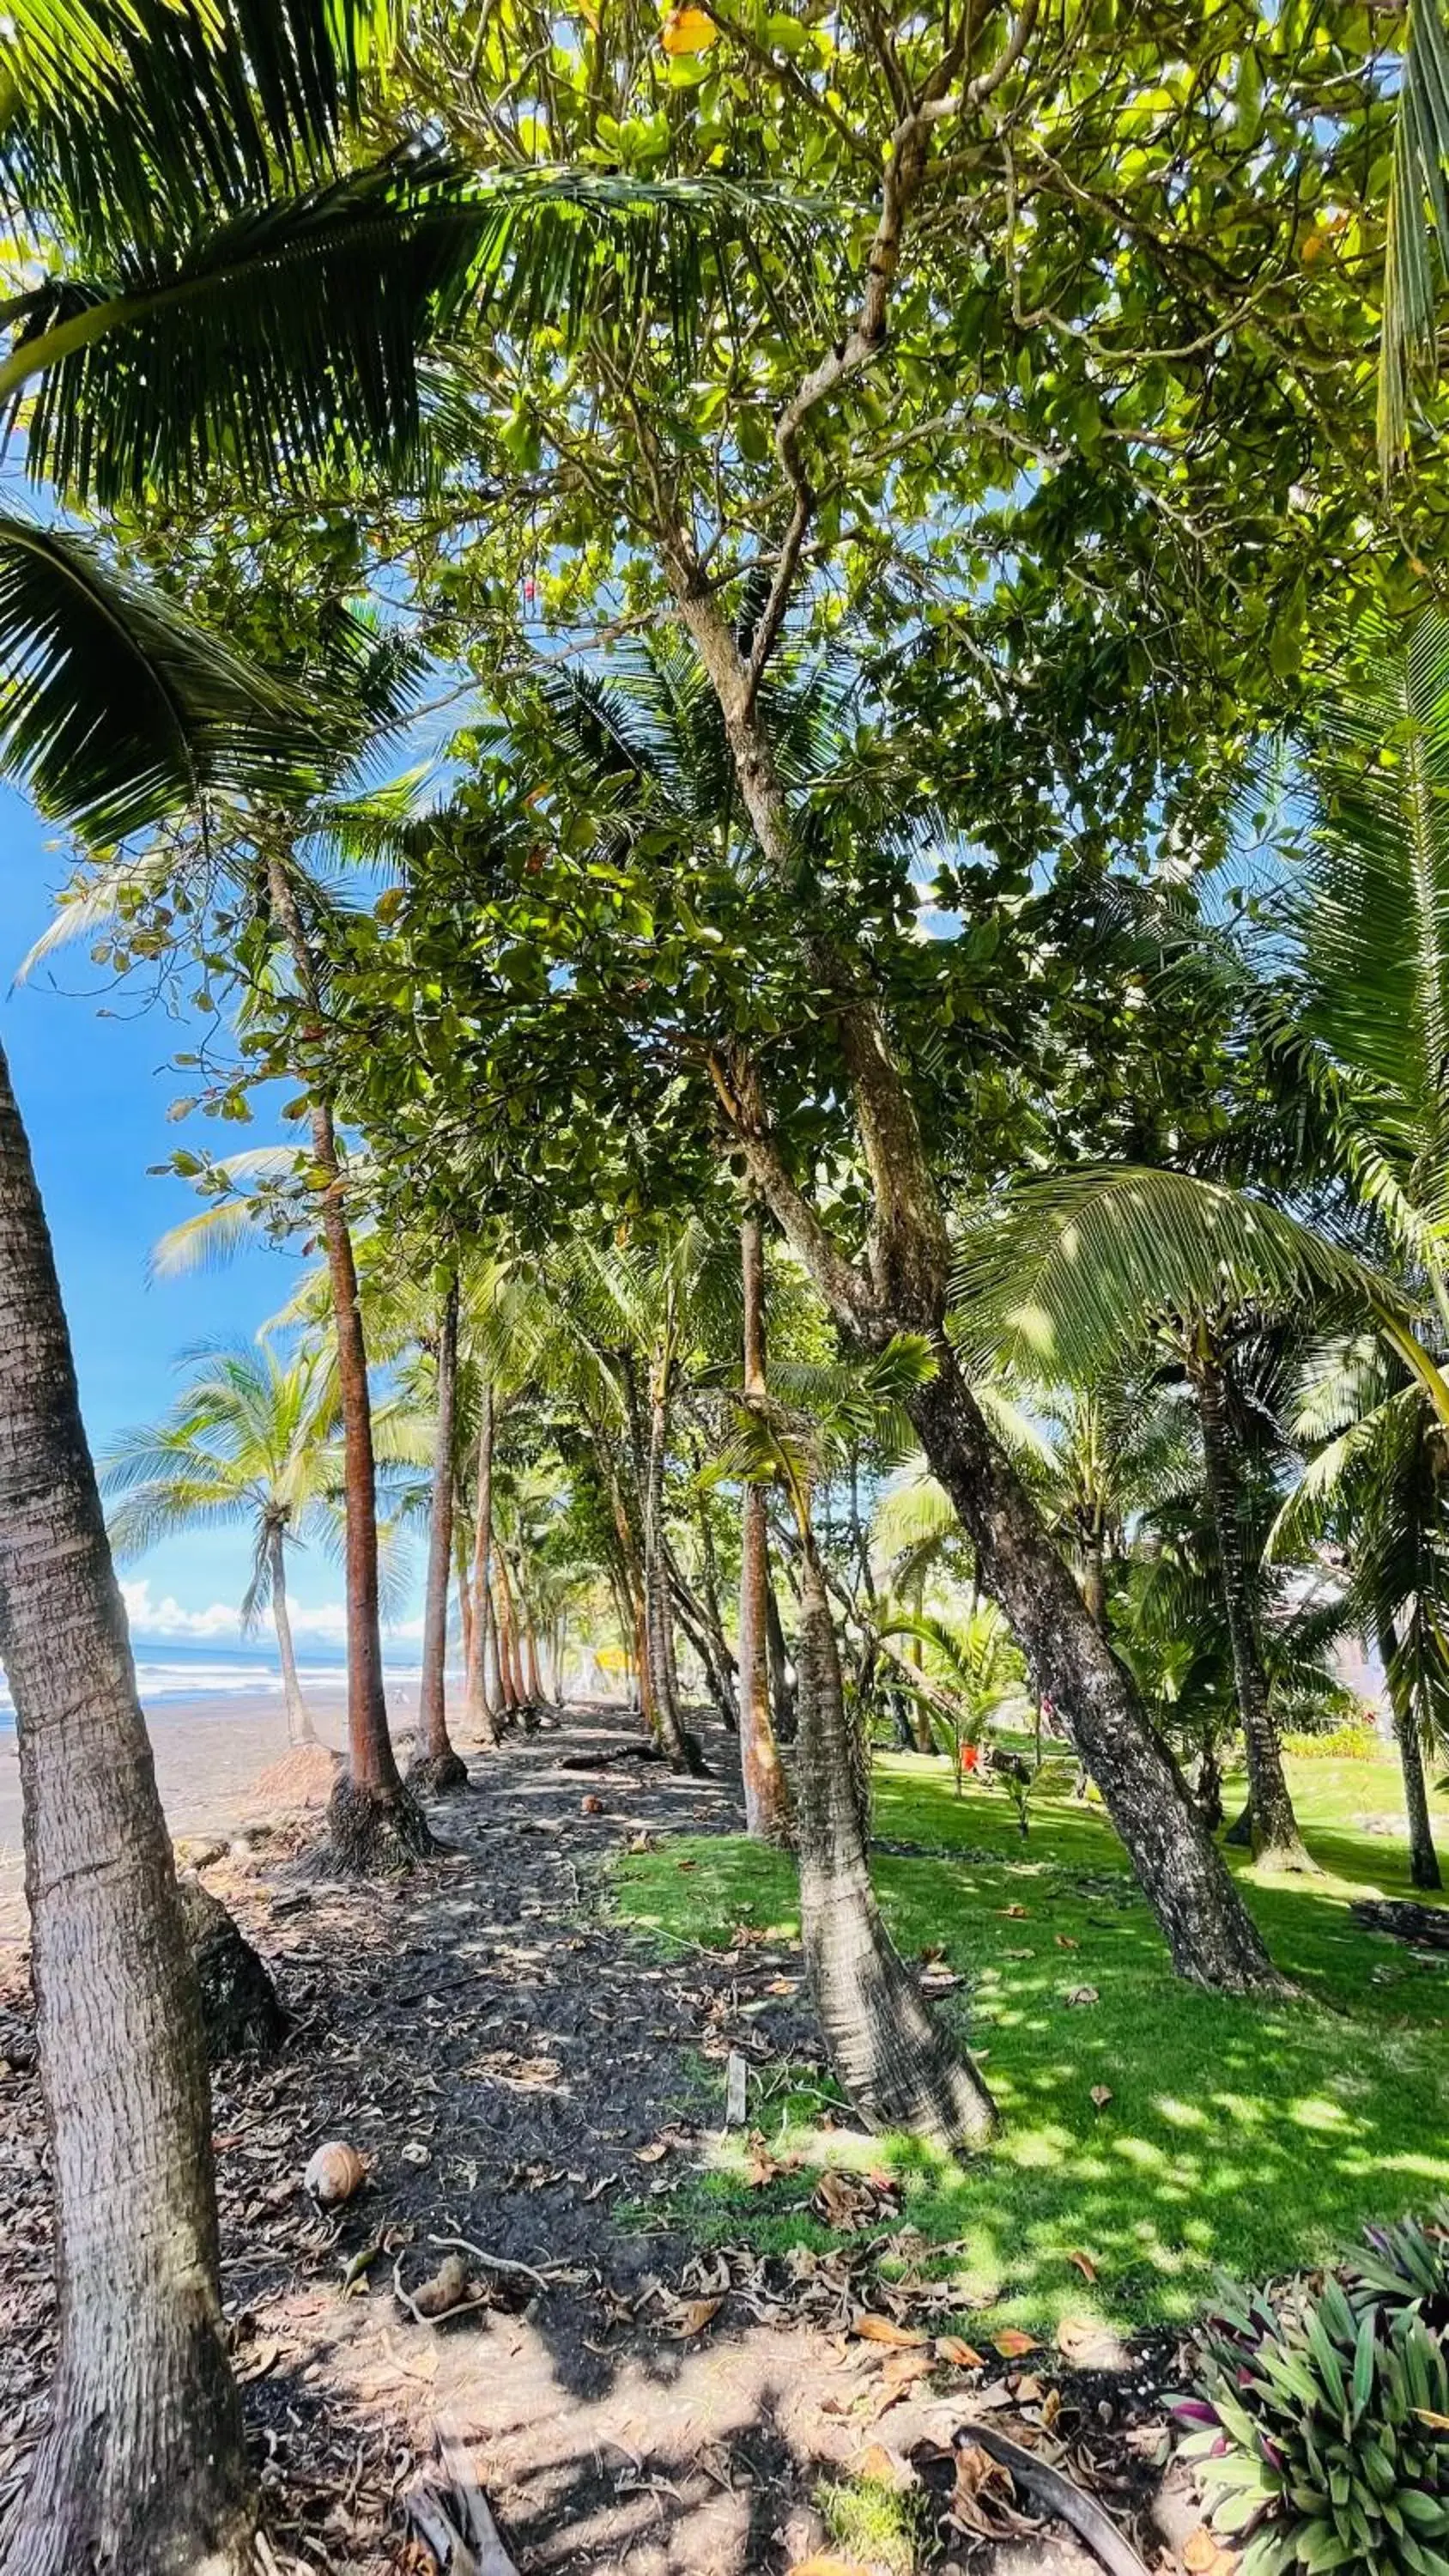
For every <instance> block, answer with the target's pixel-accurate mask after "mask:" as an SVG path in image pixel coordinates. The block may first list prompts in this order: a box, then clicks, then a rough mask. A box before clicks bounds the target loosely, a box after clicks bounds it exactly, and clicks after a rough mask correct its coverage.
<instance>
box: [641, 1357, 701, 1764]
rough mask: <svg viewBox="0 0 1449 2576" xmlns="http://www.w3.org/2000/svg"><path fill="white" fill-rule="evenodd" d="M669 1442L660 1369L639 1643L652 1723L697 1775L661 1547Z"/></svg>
mask: <svg viewBox="0 0 1449 2576" xmlns="http://www.w3.org/2000/svg"><path fill="white" fill-rule="evenodd" d="M668 1445H669V1399H668V1390H667V1387H666V1386H665V1384H664V1371H663V1369H662V1368H660V1369H657V1370H656V1371H655V1373H654V1377H653V1381H652V1383H651V1386H650V1390H649V1447H648V1452H647V1458H646V1464H645V1473H644V1643H645V1652H646V1657H647V1663H648V1672H649V1698H650V1703H651V1713H652V1716H653V1720H654V1726H655V1729H656V1732H657V1734H658V1737H659V1741H660V1743H661V1744H662V1746H663V1748H664V1753H665V1757H666V1759H667V1761H668V1762H669V1764H670V1767H671V1769H673V1770H675V1771H689V1772H693V1773H695V1774H696V1775H697V1774H699V1773H701V1772H702V1771H703V1769H704V1763H703V1759H702V1757H701V1754H700V1750H699V1747H698V1745H697V1744H696V1743H695V1740H694V1737H693V1736H692V1735H691V1734H690V1732H689V1729H688V1728H687V1727H686V1725H685V1724H684V1721H683V1719H682V1717H681V1716H680V1713H679V1696H678V1691H677V1688H676V1684H675V1678H674V1655H673V1643H674V1604H673V1601H672V1599H671V1597H670V1590H669V1567H668V1563H667V1561H666V1556H665V1547H664V1459H665V1452H666V1450H667V1448H668Z"/></svg>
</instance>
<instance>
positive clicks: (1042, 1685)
mask: <svg viewBox="0 0 1449 2576" xmlns="http://www.w3.org/2000/svg"><path fill="white" fill-rule="evenodd" d="M935 1357H936V1374H935V1376H934V1377H933V1378H932V1379H931V1380H930V1381H929V1383H928V1384H927V1385H925V1386H924V1387H922V1388H920V1389H919V1390H918V1392H917V1393H916V1394H915V1395H913V1396H912V1397H911V1399H910V1402H909V1405H908V1410H909V1412H910V1415H911V1418H912V1420H913V1422H914V1424H915V1427H916V1431H917V1433H918V1435H919V1438H920V1442H921V1446H922V1448H923V1449H924V1450H925V1453H926V1457H927V1460H928V1462H929V1464H930V1467H931V1470H932V1473H933V1474H934V1475H935V1476H936V1478H937V1479H938V1481H939V1482H940V1483H941V1484H942V1485H944V1486H945V1488H946V1491H947V1493H948V1494H949V1495H950V1497H951V1500H952V1502H953V1503H954V1504H955V1506H956V1509H957V1511H958V1513H959V1514H960V1518H961V1523H962V1527H963V1528H964V1529H965V1531H966V1534H967V1536H968V1538H969V1539H970V1540H971V1542H972V1545H973V1547H974V1549H975V1552H976V1565H977V1572H978V1577H979V1580H980V1584H981V1589H982V1591H983V1592H985V1593H986V1594H987V1595H988V1596H989V1598H990V1599H992V1600H993V1601H995V1602H996V1604H997V1606H998V1608H999V1609H1000V1610H1001V1612H1002V1615H1003V1617H1004V1618H1005V1619H1006V1621H1007V1624H1008V1626H1009V1627H1010V1628H1011V1629H1012V1630H1013V1632H1014V1634H1015V1635H1016V1637H1017V1638H1018V1640H1019V1641H1020V1643H1021V1645H1022V1646H1023V1648H1024V1649H1025V1651H1026V1654H1027V1656H1028V1659H1029V1661H1030V1663H1031V1666H1032V1672H1033V1681H1034V1684H1035V1687H1036V1690H1037V1693H1038V1696H1040V1695H1041V1694H1042V1693H1045V1695H1046V1697H1047V1698H1048V1699H1050V1701H1051V1702H1052V1705H1053V1707H1054V1708H1055V1709H1056V1711H1057V1713H1058V1715H1059V1717H1060V1718H1061V1720H1062V1722H1063V1724H1064V1725H1065V1726H1066V1727H1067V1728H1068V1730H1069V1731H1070V1734H1071V1736H1072V1740H1073V1742H1074V1744H1075V1746H1076V1748H1077V1751H1078V1753H1079V1754H1080V1756H1081V1758H1082V1760H1083V1761H1084V1762H1085V1763H1086V1765H1087V1768H1088V1770H1089V1771H1090V1772H1091V1775H1092V1778H1093V1779H1094V1780H1095V1781H1096V1783H1097V1786H1098V1788H1099V1789H1100V1790H1101V1793H1102V1797H1103V1800H1104V1802H1105V1805H1106V1808H1107V1812H1108V1814H1109V1815H1110V1817H1111V1819H1112V1822H1113V1824H1114V1825H1115V1827H1116V1829H1117V1832H1118V1834H1119V1835H1120V1836H1121V1839H1122V1842H1123V1844H1124V1846H1125V1848H1126V1851H1127V1854H1128V1857H1129V1859H1130V1860H1131V1863H1132V1866H1133V1869H1134V1871H1135V1873H1136V1877H1137V1882H1138V1885H1139V1886H1140V1887H1141V1889H1142V1892H1143V1894H1144V1896H1145V1897H1146V1899H1147V1901H1148V1903H1149V1905H1150V1906H1151V1908H1152V1911H1153V1913H1154V1914H1155V1915H1156V1917H1157V1920H1158V1922H1159V1924H1160V1925H1161V1927H1162V1931H1163V1934H1164V1937H1165V1939H1166V1941H1167V1945H1168V1949H1169V1950H1170V1952H1171V1954H1172V1962H1173V1965H1174V1967H1175V1968H1176V1969H1177V1971H1178V1974H1179V1975H1180V1976H1184V1977H1190V1978H1192V1979H1193V1980H1194V1981H1195V1982H1196V1983H1197V1984H1200V1985H1206V1986H1216V1987H1221V1988H1222V1989H1224V1990H1225V1991H1227V1992H1229V1993H1250V1992H1255V1991H1262V1992H1277V1991H1281V1990H1282V1988H1283V1986H1284V1983H1285V1980H1284V1979H1283V1978H1282V1977H1280V1976H1279V1974H1278V1972H1277V1970H1276V1969H1275V1968H1274V1966H1273V1964H1272V1961H1271V1960H1270V1959H1269V1957H1268V1954H1267V1951H1266V1950H1265V1949H1264V1947H1263V1942H1262V1939H1261V1936H1260V1935H1259V1932H1258V1930H1257V1927H1256V1925H1255V1924H1254V1922H1253V1920H1252V1918H1251V1916H1250V1915H1249V1913H1248V1911H1247V1908H1246V1907H1245V1906H1244V1904H1243V1901H1242V1899H1241V1897H1240V1896H1239V1894H1238V1891H1237V1889H1236V1888H1235V1887H1234V1885H1233V1882H1232V1880H1231V1878H1230V1877H1229V1875H1228V1870H1227V1866H1226V1864H1225V1862H1224V1860H1223V1858H1222V1855H1221V1853H1220V1852H1219V1851H1218V1850H1217V1848H1216V1846H1215V1845H1214V1843H1213V1842H1212V1840H1211V1838H1210V1836H1209V1835H1208V1834H1207V1833H1206V1832H1205V1831H1204V1829H1203V1825H1202V1822H1201V1819H1200V1818H1199V1817H1198V1815H1197V1813H1196V1811H1195V1809H1194V1807H1193V1805H1192V1801H1191V1799H1190V1797H1189V1794H1188V1791H1187V1787H1186V1784H1185V1782H1184V1781H1183V1779H1182V1777H1181V1775H1180V1773H1179V1772H1178V1770H1177V1766H1176V1764H1175V1763H1174V1762H1173V1759H1172V1756H1171V1754H1170V1753H1169V1752H1168V1751H1167V1749H1166V1747H1165V1746H1164V1745H1163V1744H1162V1743H1161V1742H1160V1741H1159V1739H1158V1738H1157V1736H1156V1735H1154V1733H1153V1731H1152V1729H1151V1727H1150V1726H1149V1725H1148V1723H1147V1720H1146V1718H1145V1716H1144V1715H1143V1713H1142V1710H1141V1708H1140V1706H1139V1704H1138V1701H1137V1699H1136V1696H1135V1694H1134V1692H1133V1690H1132V1686H1131V1683H1130V1682H1129V1681H1128V1679H1127V1677H1126V1675H1125V1673H1124V1672H1123V1670H1122V1667H1121V1665H1120V1664H1119V1663H1118V1662H1117V1660H1116V1657H1115V1656H1114V1655H1113V1654H1112V1653H1111V1651H1110V1649H1109V1648H1108V1646H1107V1644H1106V1641H1105V1639H1104V1638H1103V1637H1102V1636H1101V1634H1100V1632H1099V1631H1098V1630H1097V1629H1096V1628H1094V1627H1093V1625H1092V1622H1091V1620H1090V1619H1089V1618H1088V1616H1087V1612H1086V1608H1085V1605H1084V1603H1083V1601H1082V1596H1081V1594H1080V1593H1079V1591H1078V1590H1077V1587H1076V1584H1075V1583H1074V1582H1073V1580H1072V1578H1071V1576H1070V1574H1069V1573H1068V1571H1067V1569H1066V1567H1065V1565H1064V1564H1063V1563H1062V1560H1061V1558H1060V1557H1059V1556H1058V1554H1057V1552H1056V1550H1055V1548H1053V1547H1051V1546H1050V1545H1049V1544H1048V1543H1047V1542H1046V1539H1045V1537H1044V1534H1043V1532H1042V1529H1041V1524H1040V1522H1039V1520H1038V1518H1037V1515H1036V1511H1035V1508H1034V1506H1033V1504H1032V1502H1031V1500H1030V1497H1029V1496H1028V1494H1027V1493H1026V1491H1025V1488H1024V1487H1023V1486H1022V1484H1021V1482H1020V1480H1019V1478H1018V1477H1017V1476H1016V1474H1015V1472H1014V1470H1013V1469H1012V1468H1011V1466H1010V1464H1009V1462H1008V1461H1006V1460H1005V1459H1003V1458H1002V1457H1001V1456H1000V1454H999V1453H998V1452H995V1451H993V1449H992V1446H991V1436H990V1433H989V1432H988V1430H987V1427H986V1423H985V1420H984V1418H983V1416H982V1413H981V1408H980V1406H979V1405H978V1404H977V1402H976V1400H975V1397H974V1396H973V1394H972V1392H971V1389H970V1387H969V1385H968V1384H967V1382H966V1379H965V1378H964V1377H963V1376H962V1374H961V1370H960V1367H959V1364H958V1362H957V1360H956V1357H955V1354H954V1352H953V1351H952V1349H951V1347H950V1345H949V1344H948V1343H947V1342H946V1341H945V1339H944V1337H942V1338H941V1340H939V1341H938V1342H937V1344H936V1350H935Z"/></svg>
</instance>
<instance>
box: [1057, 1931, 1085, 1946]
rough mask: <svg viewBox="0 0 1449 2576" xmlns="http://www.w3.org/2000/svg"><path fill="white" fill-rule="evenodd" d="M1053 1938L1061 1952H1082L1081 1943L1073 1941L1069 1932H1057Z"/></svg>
mask: <svg viewBox="0 0 1449 2576" xmlns="http://www.w3.org/2000/svg"><path fill="white" fill-rule="evenodd" d="M1053 1938H1054V1940H1055V1942H1056V1945H1057V1948H1058V1949H1059V1950H1080V1948H1081V1946H1082V1945H1081V1942H1080V1941H1074V1940H1073V1939H1072V1937H1071V1934H1070V1933H1069V1932H1057V1933H1055V1934H1054V1935H1053Z"/></svg>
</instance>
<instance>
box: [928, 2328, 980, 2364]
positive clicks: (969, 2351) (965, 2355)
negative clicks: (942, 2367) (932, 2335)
mask: <svg viewBox="0 0 1449 2576" xmlns="http://www.w3.org/2000/svg"><path fill="white" fill-rule="evenodd" d="M935 2354H936V2359H937V2360H938V2361H948V2362H949V2363H950V2365H951V2368H952V2369H953V2370H984V2369H985V2368H986V2364H985V2362H984V2360H983V2359H982V2357H981V2354H980V2353H979V2352H977V2350H976V2349H975V2346H974V2345H972V2344H969V2343H966V2342H964V2341H963V2340H962V2338H961V2336H960V2335H937V2337H936V2342H935Z"/></svg>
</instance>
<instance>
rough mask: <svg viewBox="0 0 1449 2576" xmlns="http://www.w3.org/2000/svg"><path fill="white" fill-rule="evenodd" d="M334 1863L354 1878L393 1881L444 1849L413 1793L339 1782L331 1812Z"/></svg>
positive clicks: (329, 1810) (407, 1790)
mask: <svg viewBox="0 0 1449 2576" xmlns="http://www.w3.org/2000/svg"><path fill="white" fill-rule="evenodd" d="M327 1835H328V1842H329V1844H330V1858H331V1861H332V1863H333V1865H334V1867H336V1868H337V1869H340V1870H341V1871H343V1873H344V1874H345V1875H346V1876H347V1877H349V1878H394V1877H399V1876H401V1875H402V1874H403V1873H404V1872H406V1871H407V1870H410V1869H411V1868H412V1867H413V1864H414V1862H416V1861H419V1860H427V1859H428V1858H429V1857H430V1856H431V1855H432V1854H433V1853H434V1852H437V1851H440V1850H441V1849H442V1845H441V1844H440V1843H439V1841H438V1839H437V1836H436V1835H435V1834H434V1832H433V1830H432V1827H431V1826H430V1825H429V1823H428V1820H427V1817H426V1816H425V1815H424V1814H423V1811H422V1808H421V1807H420V1806H419V1805H418V1802H417V1799H416V1798H415V1797H414V1796H413V1794H412V1791H411V1790H410V1789H404V1788H398V1789H393V1790H383V1789H362V1788H358V1787H357V1786H356V1785H355V1784H354V1782H352V1781H351V1780H339V1781H338V1783H337V1786H336V1788H335V1789H334V1790H333V1792H332V1797H331V1800H330V1802H329V1805H328V1808H327Z"/></svg>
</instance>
